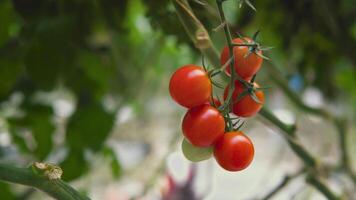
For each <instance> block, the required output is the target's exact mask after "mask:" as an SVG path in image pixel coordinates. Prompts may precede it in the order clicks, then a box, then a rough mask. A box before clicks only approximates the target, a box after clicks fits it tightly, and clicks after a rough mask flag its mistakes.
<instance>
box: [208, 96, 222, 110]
mask: <svg viewBox="0 0 356 200" xmlns="http://www.w3.org/2000/svg"><path fill="white" fill-rule="evenodd" d="M209 103H210V105H211V106H214V105H215V107H216V108H218V107H220V106H221V102H220V101H219V99H216V98H213V99H210V102H209Z"/></svg>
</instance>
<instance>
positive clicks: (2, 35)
mask: <svg viewBox="0 0 356 200" xmlns="http://www.w3.org/2000/svg"><path fill="white" fill-rule="evenodd" d="M0 25H1V28H0V47H1V46H2V45H3V44H4V43H5V42H7V41H8V40H9V39H10V38H12V37H14V36H17V34H18V32H19V24H18V22H17V18H16V13H15V12H14V10H13V7H12V4H11V1H10V0H4V1H2V2H0Z"/></svg>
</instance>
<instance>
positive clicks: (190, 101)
mask: <svg viewBox="0 0 356 200" xmlns="http://www.w3.org/2000/svg"><path fill="white" fill-rule="evenodd" d="M169 92H170V94H171V96H172V98H173V99H174V100H175V101H176V102H177V103H178V104H180V105H182V106H184V107H186V108H192V107H194V106H198V105H201V104H203V103H205V102H209V100H210V98H211V92H212V85H211V81H210V79H209V75H208V74H207V73H206V72H205V71H204V69H203V68H202V67H199V66H196V65H192V64H189V65H185V66H183V67H180V68H179V69H178V70H177V71H175V72H174V74H173V75H172V78H171V80H170V82H169Z"/></svg>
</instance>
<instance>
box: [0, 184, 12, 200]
mask: <svg viewBox="0 0 356 200" xmlns="http://www.w3.org/2000/svg"><path fill="white" fill-rule="evenodd" d="M0 194H1V199H2V200H13V199H16V196H15V194H14V193H12V191H11V190H10V185H9V184H8V183H5V182H0Z"/></svg>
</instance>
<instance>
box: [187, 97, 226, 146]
mask: <svg viewBox="0 0 356 200" xmlns="http://www.w3.org/2000/svg"><path fill="white" fill-rule="evenodd" d="M182 129H183V134H184V136H185V138H186V139H187V140H188V141H189V142H190V143H191V144H193V145H195V146H197V147H208V146H211V145H212V144H213V143H214V142H215V141H216V140H217V139H218V138H219V137H220V136H221V135H222V134H224V131H225V119H224V117H223V116H222V115H221V114H220V112H219V111H218V110H217V109H216V108H214V107H212V106H210V105H208V104H203V105H200V106H197V107H194V108H191V109H190V110H188V112H187V113H186V114H185V116H184V119H183V123H182Z"/></svg>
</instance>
